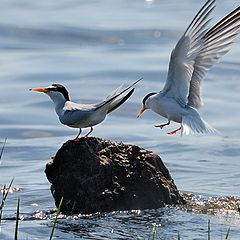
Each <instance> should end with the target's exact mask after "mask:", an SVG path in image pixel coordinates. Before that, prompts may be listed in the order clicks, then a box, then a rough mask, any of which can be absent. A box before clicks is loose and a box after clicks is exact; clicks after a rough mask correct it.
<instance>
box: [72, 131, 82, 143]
mask: <svg viewBox="0 0 240 240" xmlns="http://www.w3.org/2000/svg"><path fill="white" fill-rule="evenodd" d="M81 132H82V129H81V128H79V132H78V135H77V136H76V137H75V138H74V139H73V141H76V142H78V141H79V138H78V137H79V136H80V134H81Z"/></svg>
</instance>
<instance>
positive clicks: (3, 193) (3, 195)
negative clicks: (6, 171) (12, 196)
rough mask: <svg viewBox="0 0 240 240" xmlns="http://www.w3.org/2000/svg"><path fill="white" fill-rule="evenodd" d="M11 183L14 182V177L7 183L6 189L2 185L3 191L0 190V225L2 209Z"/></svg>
mask: <svg viewBox="0 0 240 240" xmlns="http://www.w3.org/2000/svg"><path fill="white" fill-rule="evenodd" d="M13 181H14V177H13V178H12V180H11V182H10V183H9V185H8V187H6V185H4V186H3V189H2V200H1V204H0V224H1V221H2V214H3V207H4V205H5V202H6V199H7V196H8V193H9V191H10V189H11V186H12V184H13Z"/></svg>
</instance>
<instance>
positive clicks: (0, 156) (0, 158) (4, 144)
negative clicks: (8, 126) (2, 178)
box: [0, 138, 7, 161]
mask: <svg viewBox="0 0 240 240" xmlns="http://www.w3.org/2000/svg"><path fill="white" fill-rule="evenodd" d="M6 142H7V138H5V139H4V142H3V146H2V149H1V152H0V161H1V160H2V155H3V151H4V148H5V146H6Z"/></svg>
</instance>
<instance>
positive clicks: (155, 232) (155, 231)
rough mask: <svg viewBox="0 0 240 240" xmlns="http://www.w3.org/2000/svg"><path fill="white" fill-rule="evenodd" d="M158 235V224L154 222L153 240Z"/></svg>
mask: <svg viewBox="0 0 240 240" xmlns="http://www.w3.org/2000/svg"><path fill="white" fill-rule="evenodd" d="M156 237H157V224H156V223H154V224H153V229H152V240H155V239H156Z"/></svg>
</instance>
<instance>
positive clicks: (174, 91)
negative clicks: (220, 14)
mask: <svg viewBox="0 0 240 240" xmlns="http://www.w3.org/2000/svg"><path fill="white" fill-rule="evenodd" d="M214 3H215V0H208V1H207V2H206V4H205V5H204V6H203V7H202V8H201V9H200V11H199V12H198V13H197V15H196V16H195V18H194V19H193V21H192V22H191V23H190V25H189V27H188V28H187V30H186V31H185V33H184V34H183V36H182V37H181V38H180V40H179V41H178V43H177V45H176V46H175V48H174V49H173V51H172V53H171V58H170V63H169V69H168V76H167V81H166V83H165V86H164V88H163V90H162V93H163V94H164V95H166V96H170V97H174V98H175V99H176V100H177V101H178V103H179V104H181V105H182V106H185V105H187V103H188V95H189V89H190V82H191V79H192V75H193V72H194V64H195V61H196V58H197V56H198V55H199V53H200V51H201V48H202V46H203V36H204V35H205V34H206V32H207V30H208V29H207V25H208V23H209V21H210V19H209V15H210V13H211V12H212V10H213V9H214V7H215V6H214Z"/></svg>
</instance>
